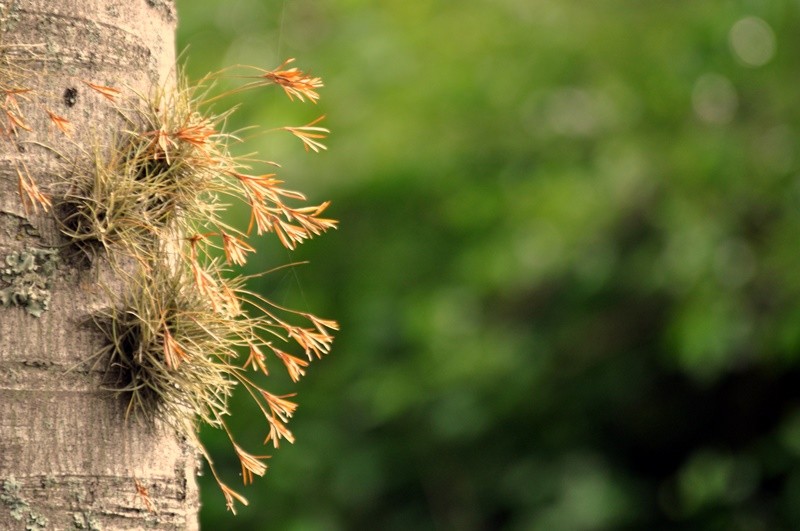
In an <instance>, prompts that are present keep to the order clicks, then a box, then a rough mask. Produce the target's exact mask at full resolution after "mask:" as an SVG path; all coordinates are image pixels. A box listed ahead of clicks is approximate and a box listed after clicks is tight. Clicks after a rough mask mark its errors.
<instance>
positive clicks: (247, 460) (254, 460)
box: [233, 443, 270, 485]
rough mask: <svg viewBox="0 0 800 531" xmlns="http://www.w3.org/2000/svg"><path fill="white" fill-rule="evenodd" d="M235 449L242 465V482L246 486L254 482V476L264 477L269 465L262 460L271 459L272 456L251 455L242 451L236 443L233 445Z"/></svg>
mask: <svg viewBox="0 0 800 531" xmlns="http://www.w3.org/2000/svg"><path fill="white" fill-rule="evenodd" d="M233 449H234V451H235V452H236V456H237V457H238V458H239V462H240V463H241V465H242V482H243V483H244V484H245V485H249V484H250V483H252V482H253V474H255V475H257V476H263V475H264V473H265V472H266V471H267V465H266V464H264V463H262V462H261V461H260V459H269V457H270V456H268V455H252V454H249V453H247V452H245V451H244V450H242V449H241V448H240V447H239V445H237V444H236V443H233Z"/></svg>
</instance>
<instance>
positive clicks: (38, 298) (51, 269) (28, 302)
mask: <svg viewBox="0 0 800 531" xmlns="http://www.w3.org/2000/svg"><path fill="white" fill-rule="evenodd" d="M57 264H58V252H57V251H56V250H55V249H26V250H22V251H14V252H12V253H11V254H9V255H7V256H6V257H5V260H3V262H2V265H0V306H3V307H6V308H7V307H10V306H22V307H23V308H25V311H27V312H28V313H29V314H30V315H32V316H34V317H40V316H41V315H42V313H44V312H45V311H46V310H47V309H48V306H49V304H50V284H51V280H52V277H53V273H55V270H56V266H57Z"/></svg>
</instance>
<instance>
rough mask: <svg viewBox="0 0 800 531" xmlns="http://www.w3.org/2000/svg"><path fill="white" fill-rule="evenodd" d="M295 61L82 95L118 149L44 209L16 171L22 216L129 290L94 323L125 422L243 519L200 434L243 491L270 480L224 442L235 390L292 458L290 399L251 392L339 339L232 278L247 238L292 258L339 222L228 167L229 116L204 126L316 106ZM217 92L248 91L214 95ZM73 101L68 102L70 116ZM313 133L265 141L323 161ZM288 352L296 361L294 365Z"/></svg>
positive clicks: (261, 465) (87, 167)
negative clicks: (241, 97) (234, 470)
mask: <svg viewBox="0 0 800 531" xmlns="http://www.w3.org/2000/svg"><path fill="white" fill-rule="evenodd" d="M292 61H293V60H292V59H290V60H288V61H286V62H284V63H283V64H282V65H281V66H279V67H277V68H275V69H271V70H260V69H253V68H249V67H241V68H242V70H241V71H240V72H236V71H234V70H232V69H227V70H224V71H221V72H218V73H214V74H210V75H208V76H206V77H205V78H203V79H201V80H200V81H199V82H197V83H189V82H188V81H187V80H186V78H185V76H184V75H183V74H182V73H180V72H178V73H177V74H176V75H175V78H174V79H173V80H172V81H171V84H169V85H167V86H162V87H153V88H152V90H151V91H150V92H149V93H146V94H145V93H141V92H137V91H134V90H133V89H129V88H126V87H112V86H107V85H103V84H100V83H95V82H93V81H90V80H81V83H82V86H83V87H84V88H86V89H88V90H91V91H94V92H96V93H97V94H99V95H101V96H102V97H103V100H104V101H106V102H107V104H108V105H110V106H112V108H113V109H114V111H115V112H116V114H117V116H118V117H119V120H120V123H121V124H122V127H121V128H120V132H119V133H118V135H117V137H116V138H115V139H114V141H113V142H112V144H111V145H95V146H93V147H92V149H91V151H90V152H87V151H86V150H83V151H82V152H81V155H82V156H81V157H79V159H80V160H81V161H83V162H78V161H76V162H73V163H69V164H67V165H65V166H67V167H66V168H65V174H66V178H65V179H64V182H63V183H60V184H58V185H55V186H53V187H52V188H51V190H50V193H45V192H43V191H42V190H41V189H40V188H39V186H38V185H37V183H36V182H34V180H33V179H31V178H30V176H29V175H28V174H27V172H26V171H25V168H24V167H20V168H18V171H17V173H18V175H19V192H20V198H21V201H22V202H23V205H25V207H26V210H27V209H29V208H34V209H38V208H39V207H41V208H43V209H44V210H45V211H48V210H50V211H52V212H54V214H55V216H56V221H57V223H58V225H59V227H60V228H61V232H62V234H63V235H64V237H65V239H66V240H67V242H68V244H70V245H74V246H75V247H76V248H78V249H81V250H82V251H84V252H85V253H86V255H87V256H89V257H90V262H94V261H96V260H105V261H107V262H108V263H109V264H111V266H112V267H113V268H114V271H115V273H116V275H115V277H116V278H117V279H121V281H122V284H123V286H124V288H123V289H122V290H119V289H117V287H116V286H115V287H112V286H109V287H107V289H106V290H105V292H106V293H107V302H108V304H107V306H106V308H105V309H103V310H100V311H98V312H97V313H96V314H95V315H94V317H93V324H94V326H95V327H96V330H97V331H98V333H99V334H100V336H102V338H104V342H103V345H104V346H103V347H102V348H100V349H99V350H98V351H97V352H95V353H93V355H92V356H91V358H90V360H88V361H89V362H90V363H89V364H88V365H90V366H91V367H93V368H95V369H96V368H98V367H100V368H101V370H103V372H104V374H105V385H106V386H107V388H109V389H112V390H114V391H115V392H117V393H119V394H120V395H122V396H124V397H125V398H126V399H127V409H126V416H128V417H130V418H139V419H144V420H145V421H149V420H153V419H159V420H161V421H164V422H166V423H168V424H169V425H171V426H172V427H173V428H174V429H176V430H177V431H178V432H179V433H180V434H182V435H183V436H184V437H185V439H186V440H188V441H189V442H190V443H191V444H192V445H194V447H195V448H197V450H198V451H199V452H200V453H201V454H202V455H203V456H204V457H205V459H206V462H207V463H208V466H209V469H210V470H211V472H212V474H213V476H214V477H215V478H216V480H217V482H218V484H219V486H220V488H221V490H222V492H223V495H224V497H225V500H226V504H227V506H228V508H229V509H230V510H232V511H234V504H235V501H239V502H241V503H245V504H246V503H247V502H246V499H245V498H244V497H243V496H241V495H240V494H239V493H237V492H236V491H234V490H233V489H232V488H230V487H229V486H228V485H227V484H226V483H225V482H223V481H222V478H221V477H220V475H219V474H218V472H217V470H216V469H215V467H214V464H213V460H212V458H211V456H210V455H209V453H208V452H207V451H206V449H205V448H204V447H203V445H202V443H201V442H200V440H199V438H198V436H197V429H198V422H203V423H206V424H208V425H211V426H213V427H216V428H220V429H222V430H224V431H225V433H226V434H227V435H228V437H229V438H230V442H231V446H232V448H233V450H234V452H235V454H236V456H237V457H238V459H239V461H240V463H241V467H242V480H243V482H244V483H245V484H248V483H251V482H252V481H253V476H254V475H259V476H260V475H263V474H264V473H265V471H266V463H265V459H266V458H267V456H263V455H255V454H253V453H250V452H248V451H246V450H245V449H244V448H242V446H240V445H239V444H238V443H237V442H236V441H235V439H234V436H233V434H232V433H231V430H230V429H229V428H228V425H227V424H226V422H225V418H226V416H228V415H230V413H231V412H230V410H229V407H228V399H229V397H230V396H231V393H232V391H233V389H234V388H235V387H236V386H240V387H242V388H243V389H244V391H245V392H246V393H247V394H248V395H249V396H250V397H252V399H253V400H254V401H255V403H256V404H257V406H258V408H259V410H260V412H261V413H262V414H263V417H264V432H265V439H264V443H265V444H270V443H271V444H272V445H273V446H274V447H276V448H277V447H278V446H279V443H280V441H281V439H284V440H287V441H289V442H293V441H294V438H293V435H292V433H291V431H289V429H288V428H287V422H288V420H289V419H290V417H292V415H293V413H294V411H295V409H296V407H297V405H296V403H295V402H293V401H292V400H291V398H292V397H293V396H294V395H278V394H273V393H271V392H269V391H268V390H267V389H265V387H264V386H263V385H262V384H261V383H259V381H258V380H259V379H261V380H263V379H264V378H265V377H266V376H268V365H269V364H271V363H273V362H274V361H279V362H280V364H281V365H283V366H284V367H285V368H286V370H287V371H288V373H289V376H290V378H291V379H292V380H293V381H295V382H296V381H298V380H299V378H300V377H301V376H302V375H303V374H305V370H306V367H307V366H308V364H309V362H310V361H311V360H313V359H314V358H320V357H322V356H323V355H324V354H327V353H328V352H329V350H330V347H331V343H332V341H333V335H332V334H333V331H334V330H337V329H338V325H337V323H336V322H334V321H331V320H327V319H321V318H319V317H316V316H314V315H312V314H310V313H308V312H301V311H293V310H291V309H288V308H285V307H282V306H279V305H277V304H275V303H274V302H272V301H271V300H269V299H267V298H265V297H262V296H260V295H258V294H257V293H254V292H252V291H250V290H248V289H247V285H246V281H247V278H246V277H243V276H241V275H238V276H237V275H235V274H234V273H233V271H232V269H233V268H236V267H239V266H242V265H244V264H245V263H246V262H247V260H248V258H249V257H250V255H253V254H254V253H256V249H255V248H254V247H253V246H251V245H250V244H249V243H247V240H248V237H249V236H250V235H251V234H252V232H253V231H255V232H256V233H257V234H259V235H261V234H265V233H273V234H275V236H276V237H277V238H278V240H279V241H280V243H281V244H282V245H283V246H284V247H286V248H287V249H294V248H295V247H296V246H297V245H298V244H300V243H302V242H303V241H305V240H307V239H309V238H312V237H313V236H316V235H319V234H321V233H323V232H325V231H327V230H329V229H332V228H335V227H336V221H334V220H332V219H328V218H326V217H323V213H324V211H325V210H326V209H327V207H328V203H327V202H323V203H321V204H318V205H307V204H303V203H304V202H306V197H305V195H304V194H302V193H300V192H298V191H294V190H291V189H288V188H285V187H284V186H283V182H282V181H281V180H280V179H278V177H277V175H276V172H275V168H277V167H279V166H278V165H277V164H276V163H274V162H271V161H266V160H258V159H255V158H253V157H252V156H247V157H237V156H235V155H233V154H232V152H231V149H230V147H231V144H233V143H236V142H241V140H240V139H239V138H238V137H237V136H236V135H235V134H234V133H230V132H227V131H226V130H225V128H226V124H227V120H228V117H229V116H230V115H231V113H232V112H233V110H232V108H228V109H226V110H223V111H221V112H219V111H215V110H214V109H215V107H216V106H218V105H220V102H221V101H225V100H227V99H228V98H230V97H232V96H234V95H235V94H238V93H240V92H242V91H245V90H255V89H260V88H262V87H265V86H268V85H277V86H278V87H280V88H282V89H283V91H284V92H285V94H286V95H287V96H288V97H289V99H290V100H292V101H295V100H297V101H300V102H305V101H310V102H312V103H316V102H317V100H318V99H319V94H318V92H317V90H318V89H319V88H321V87H322V86H323V83H322V81H321V80H320V79H319V78H317V77H313V76H311V75H309V74H307V73H305V72H303V71H301V70H299V69H298V68H296V67H291V68H289V67H288V65H289V64H290V63H291V62H292ZM254 72H255V75H250V74H252V73H254ZM223 76H230V77H232V78H234V79H239V78H246V79H249V80H248V81H245V82H244V83H243V84H242V85H241V86H240V87H238V88H235V89H232V90H229V91H227V92H224V93H221V94H212V93H213V88H214V83H215V81H217V80H218V79H220V78H222V77H223ZM2 90H3V88H2V87H0V91H2ZM75 94H76V92H74V91H73V92H72V93H69V94H67V93H65V94H64V98H65V101H67V100H68V99H69V98H72V99H74V97H75ZM22 95H24V96H25V98H27V99H28V100H29V101H30V102H34V101H35V95H34V94H27V93H25V92H20V91H19V89H16V88H10V89H8V90H5V97H6V102H7V106H6V107H2V110H3V112H5V115H6V116H5V117H6V122H7V126H6V128H7V131H6V134H8V135H16V134H18V133H19V132H20V130H26V129H25V127H24V126H26V125H27V124H26V121H25V115H24V114H23V112H22V110H21V108H19V107H18V106H16V107H15V106H14V105H13V102H14V101H15V98H19V97H22ZM70 101H71V100H70ZM44 110H45V112H46V113H47V117H48V119H49V120H50V122H51V123H52V125H53V127H54V130H56V131H57V132H59V133H60V134H64V135H67V136H68V137H69V136H71V135H72V134H73V133H74V131H73V128H72V124H71V123H70V122H69V121H68V120H66V119H65V118H63V117H61V116H59V115H57V114H55V113H53V112H50V111H48V110H46V109H44ZM321 119H322V117H320V118H318V119H317V120H314V121H313V122H311V123H308V124H306V125H303V126H295V127H292V126H286V127H278V128H273V129H275V130H278V131H281V130H282V131H285V132H288V133H290V134H292V135H294V136H295V137H297V138H298V139H299V140H301V141H302V144H303V146H304V148H305V149H306V150H307V151H309V150H310V151H314V152H319V151H320V150H323V149H325V146H324V144H322V140H323V139H324V138H325V137H326V136H327V134H328V133H329V131H328V130H327V129H326V128H323V127H320V126H319V125H318V124H319V121H320V120H321ZM76 147H79V146H76ZM79 150H80V148H79ZM86 161H90V162H89V163H87V162H86ZM236 203H238V204H241V205H244V206H245V207H246V208H247V209H248V210H249V212H250V222H249V225H248V226H247V227H246V228H245V227H237V226H234V225H233V224H230V223H228V222H227V221H226V220H225V218H224V215H223V211H224V209H225V208H226V207H227V206H228V205H230V204H236ZM290 343H294V344H296V345H298V346H299V348H300V349H301V350H302V351H303V354H304V355H305V356H304V357H299V356H296V355H294V354H292V353H291V352H290V351H291V348H290V347H289V346H288V345H289V344H290ZM270 359H271V360H272V361H270ZM250 370H253V371H255V372H256V373H260V375H259V374H256V375H255V376H254V375H252V374H250V373H249V371H250ZM234 512H235V511H234Z"/></svg>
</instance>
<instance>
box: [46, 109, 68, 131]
mask: <svg viewBox="0 0 800 531" xmlns="http://www.w3.org/2000/svg"><path fill="white" fill-rule="evenodd" d="M45 111H47V114H48V115H49V116H50V121H51V122H53V124H54V125H55V126H56V127H57V128H58V130H59V131H61V132H62V133H64V134H65V135H67V136H70V135H71V134H72V124H71V123H70V121H69V120H67V119H66V118H64V117H63V116H59V115H57V114H56V113H54V112H50V111H48V110H47V109H45Z"/></svg>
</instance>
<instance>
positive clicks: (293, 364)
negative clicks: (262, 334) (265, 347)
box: [269, 345, 308, 383]
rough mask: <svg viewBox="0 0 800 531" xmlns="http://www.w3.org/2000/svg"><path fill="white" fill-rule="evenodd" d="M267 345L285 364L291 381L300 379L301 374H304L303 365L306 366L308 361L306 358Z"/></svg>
mask: <svg viewBox="0 0 800 531" xmlns="http://www.w3.org/2000/svg"><path fill="white" fill-rule="evenodd" d="M269 347H270V348H271V349H272V352H274V353H275V355H276V356H278V358H280V360H281V361H282V362H283V364H284V365H285V366H286V370H287V371H288V373H289V378H291V379H292V381H293V382H295V383H297V382H299V381H300V377H301V376H305V374H306V371H305V370H304V369H303V367H308V362H307V361H306V360H303V359H300V358H297V357H295V356H292V355H291V354H287V353H286V352H283V351H282V350H279V349H277V348H275V347H273V346H272V345H269Z"/></svg>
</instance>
